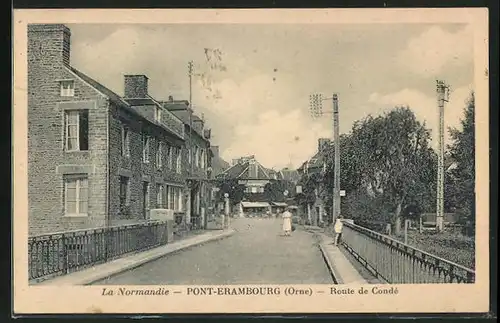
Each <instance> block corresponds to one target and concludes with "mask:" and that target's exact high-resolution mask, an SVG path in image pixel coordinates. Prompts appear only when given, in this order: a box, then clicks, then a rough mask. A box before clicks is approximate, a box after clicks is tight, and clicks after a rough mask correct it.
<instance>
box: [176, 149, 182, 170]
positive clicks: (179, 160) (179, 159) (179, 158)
mask: <svg viewBox="0 0 500 323" xmlns="http://www.w3.org/2000/svg"><path fill="white" fill-rule="evenodd" d="M176 150H177V160H176V165H175V171H176V172H177V174H180V173H181V163H182V149H181V148H177V149H176Z"/></svg>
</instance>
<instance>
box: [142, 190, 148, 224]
mask: <svg viewBox="0 0 500 323" xmlns="http://www.w3.org/2000/svg"><path fill="white" fill-rule="evenodd" d="M142 205H143V210H142V216H143V218H144V219H147V218H148V212H149V183H148V182H142Z"/></svg>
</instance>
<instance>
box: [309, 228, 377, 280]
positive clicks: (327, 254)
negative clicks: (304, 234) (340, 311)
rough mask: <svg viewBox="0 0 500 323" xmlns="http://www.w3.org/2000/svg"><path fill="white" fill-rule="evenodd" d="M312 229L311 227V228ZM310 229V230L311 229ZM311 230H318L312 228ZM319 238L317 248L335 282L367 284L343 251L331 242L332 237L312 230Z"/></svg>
mask: <svg viewBox="0 0 500 323" xmlns="http://www.w3.org/2000/svg"><path fill="white" fill-rule="evenodd" d="M311 229H312V228H311ZM311 229H310V230H311ZM312 231H319V230H315V229H312ZM314 233H315V234H316V235H317V236H318V237H319V239H320V244H319V248H320V250H321V253H322V254H323V257H324V258H325V261H326V264H327V266H328V269H329V270H330V272H331V273H332V276H333V277H334V280H335V281H336V283H337V284H368V283H369V282H368V281H367V280H366V279H364V278H363V277H362V276H361V274H360V273H359V272H358V270H357V269H356V268H355V267H354V266H353V265H352V263H351V262H350V261H349V259H347V258H346V256H345V255H344V253H342V251H341V250H340V249H339V247H336V246H335V245H334V244H333V239H332V238H331V237H329V236H327V235H326V234H324V233H321V232H314Z"/></svg>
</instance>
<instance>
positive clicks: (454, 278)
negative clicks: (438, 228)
mask: <svg viewBox="0 0 500 323" xmlns="http://www.w3.org/2000/svg"><path fill="white" fill-rule="evenodd" d="M342 244H343V245H344V246H345V247H346V248H347V250H348V251H349V252H350V253H352V254H353V255H354V257H355V258H356V259H358V260H359V261H360V262H361V263H362V264H363V265H364V266H365V267H366V268H368V269H369V270H370V271H371V272H372V273H373V274H374V275H375V276H376V277H377V278H381V279H383V280H385V281H386V282H388V283H394V284H418V283H474V280H475V272H474V270H472V269H469V268H466V267H463V266H461V265H459V264H456V263H453V262H451V261H448V260H446V259H443V258H440V257H437V256H435V255H432V254H430V253H427V252H425V251H422V250H419V249H416V248H414V247H411V246H409V245H407V244H404V243H402V242H400V241H397V240H395V239H392V238H390V237H388V236H386V235H383V234H380V233H378V232H375V231H372V230H369V229H367V228H364V227H361V226H359V225H355V224H351V223H348V222H344V227H343V230H342Z"/></svg>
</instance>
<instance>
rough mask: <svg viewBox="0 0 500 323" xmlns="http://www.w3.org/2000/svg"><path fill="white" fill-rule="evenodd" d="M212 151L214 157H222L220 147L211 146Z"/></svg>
mask: <svg viewBox="0 0 500 323" xmlns="http://www.w3.org/2000/svg"><path fill="white" fill-rule="evenodd" d="M210 149H212V152H213V154H214V157H219V156H220V151H219V146H211V147H210Z"/></svg>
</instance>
